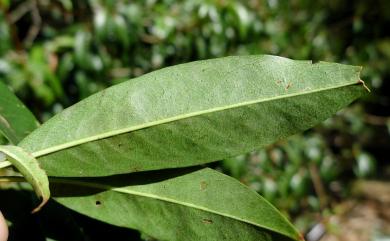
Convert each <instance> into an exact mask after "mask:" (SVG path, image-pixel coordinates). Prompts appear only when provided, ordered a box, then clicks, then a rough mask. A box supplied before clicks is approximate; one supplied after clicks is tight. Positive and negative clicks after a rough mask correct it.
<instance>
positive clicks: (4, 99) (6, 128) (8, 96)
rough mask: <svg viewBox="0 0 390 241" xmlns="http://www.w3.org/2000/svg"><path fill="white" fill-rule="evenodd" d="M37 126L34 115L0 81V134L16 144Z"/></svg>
mask: <svg viewBox="0 0 390 241" xmlns="http://www.w3.org/2000/svg"><path fill="white" fill-rule="evenodd" d="M38 126H39V122H38V121H37V120H36V119H35V117H34V115H33V114H32V113H31V112H30V111H29V110H28V109H27V108H26V106H24V104H23V103H22V102H21V101H20V100H19V99H18V98H17V97H16V96H15V95H14V93H12V92H11V90H10V89H9V88H8V87H7V86H6V85H5V84H3V83H2V82H1V81H0V133H1V134H3V135H4V136H5V137H6V138H7V139H8V140H9V141H10V142H11V143H13V144H17V143H18V142H19V141H21V140H22V139H23V138H24V137H25V136H27V135H28V134H29V133H30V132H32V131H33V130H34V129H36V128H37V127H38Z"/></svg>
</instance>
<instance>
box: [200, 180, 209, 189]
mask: <svg viewBox="0 0 390 241" xmlns="http://www.w3.org/2000/svg"><path fill="white" fill-rule="evenodd" d="M207 186H208V184H207V182H205V181H201V182H200V190H202V191H203V190H205V189H206V188H207Z"/></svg>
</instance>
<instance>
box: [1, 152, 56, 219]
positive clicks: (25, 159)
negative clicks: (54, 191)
mask: <svg viewBox="0 0 390 241" xmlns="http://www.w3.org/2000/svg"><path fill="white" fill-rule="evenodd" d="M0 152H2V153H4V154H5V155H6V156H7V157H8V158H7V159H8V160H9V161H10V162H11V163H12V165H14V166H15V167H16V168H17V169H18V171H19V172H20V173H21V174H22V175H23V176H24V178H26V180H27V181H28V182H29V183H30V184H31V185H32V186H33V189H34V191H35V193H36V194H37V196H38V197H41V198H42V201H41V203H40V204H39V206H38V207H36V208H35V209H34V210H33V211H32V212H33V213H35V212H37V211H39V210H40V209H41V208H42V207H43V206H44V205H45V204H46V202H47V201H48V200H49V198H50V189H49V180H48V177H47V175H46V173H45V171H44V170H42V169H41V168H40V166H39V163H38V161H37V160H36V159H35V158H34V157H33V156H32V155H30V154H29V153H27V152H25V151H24V150H23V149H22V148H20V147H18V146H2V145H0Z"/></svg>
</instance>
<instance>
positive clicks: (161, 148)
mask: <svg viewBox="0 0 390 241" xmlns="http://www.w3.org/2000/svg"><path fill="white" fill-rule="evenodd" d="M360 70H361V67H355V66H348V65H342V64H334V63H326V62H320V63H317V64H312V63H311V62H310V61H294V60H290V59H286V58H282V57H276V56H269V55H264V56H241V57H227V58H219V59H212V60H206V61H197V62H192V63H187V64H182V65H177V66H173V67H168V68H165V69H162V70H158V71H155V72H152V73H150V74H146V75H144V76H141V77H139V78H136V79H132V80H130V81H127V82H124V83H121V84H118V85H116V86H113V87H111V88H108V89H106V90H103V91H101V92H99V93H97V94H95V95H93V96H90V97H89V98H87V99H85V100H83V101H81V102H79V103H77V104H76V105H74V106H72V107H70V108H68V109H66V110H64V111H63V112H62V113H60V114H58V115H57V116H55V117H53V118H52V119H51V120H49V121H48V122H46V123H45V124H44V125H42V127H41V128H39V129H38V130H36V131H35V132H33V133H32V134H30V135H29V136H28V137H27V138H25V139H24V140H23V141H22V142H21V143H20V146H21V147H23V148H24V149H25V150H27V151H28V152H30V153H32V154H33V155H34V156H35V157H36V158H38V160H39V162H40V163H41V165H42V167H43V168H44V169H45V170H46V171H47V173H48V175H50V176H106V175H112V174H119V173H129V172H137V171H146V170H157V169H163V168H176V167H185V166H192V165H199V164H202V163H207V162H212V161H215V160H219V159H223V158H226V157H231V156H236V155H238V154H241V153H245V152H248V151H251V150H254V149H258V148H260V147H263V146H265V145H268V144H270V143H272V142H275V141H276V140H278V139H281V138H285V137H287V136H289V135H292V134H295V133H299V132H302V131H303V130H306V129H308V128H310V127H312V126H314V125H316V124H318V123H319V122H321V121H323V120H325V119H326V118H328V117H329V116H331V115H332V114H334V113H335V112H337V110H339V109H341V108H342V107H344V106H346V105H348V104H349V103H351V102H352V101H353V100H355V99H356V98H358V97H359V96H361V95H362V93H364V92H365V90H364V87H363V85H362V84H361V82H360V79H359V73H360Z"/></svg>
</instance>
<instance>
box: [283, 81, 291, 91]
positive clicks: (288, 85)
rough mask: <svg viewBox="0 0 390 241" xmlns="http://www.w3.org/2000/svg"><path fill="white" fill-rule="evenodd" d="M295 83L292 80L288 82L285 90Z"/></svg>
mask: <svg viewBox="0 0 390 241" xmlns="http://www.w3.org/2000/svg"><path fill="white" fill-rule="evenodd" d="M292 85H293V84H292V83H291V81H290V82H288V84H287V85H286V87H285V88H284V89H285V90H288V89H289V88H290V87H291V86H292Z"/></svg>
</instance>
